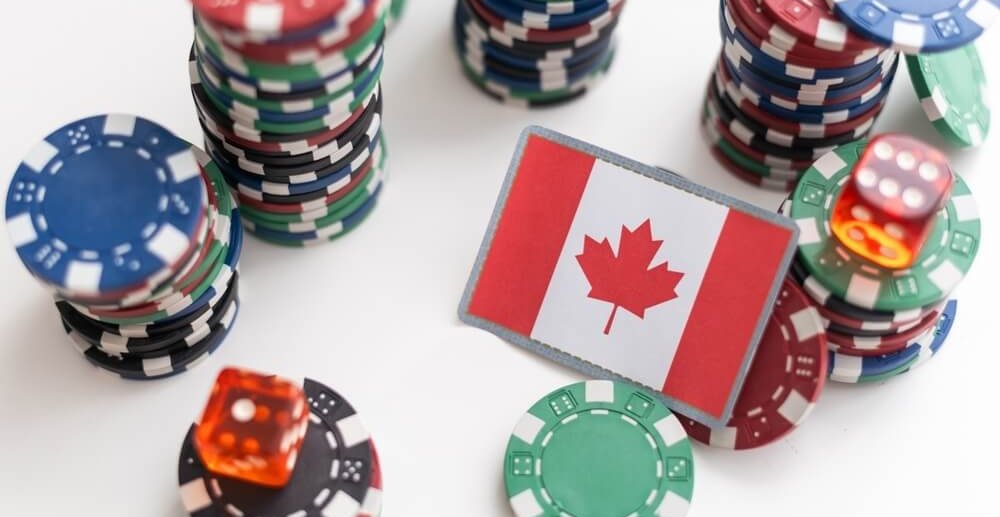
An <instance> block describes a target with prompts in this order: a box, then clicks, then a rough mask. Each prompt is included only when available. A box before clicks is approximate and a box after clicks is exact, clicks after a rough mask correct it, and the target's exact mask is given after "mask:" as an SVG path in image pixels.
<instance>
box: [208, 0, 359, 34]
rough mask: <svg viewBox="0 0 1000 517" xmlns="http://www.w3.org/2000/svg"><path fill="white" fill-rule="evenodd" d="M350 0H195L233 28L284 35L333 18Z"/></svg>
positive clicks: (211, 17) (211, 15)
mask: <svg viewBox="0 0 1000 517" xmlns="http://www.w3.org/2000/svg"><path fill="white" fill-rule="evenodd" d="M346 2H347V0H310V1H308V2H303V1H301V0H277V1H275V0H233V1H228V2H218V1H215V0H193V1H192V4H193V5H194V8H195V10H197V11H198V12H199V13H201V14H202V15H203V16H206V17H208V18H210V19H212V20H213V21H215V22H217V23H220V24H223V25H225V26H227V27H231V28H233V29H237V30H241V31H246V32H258V33H263V34H280V33H286V32H292V31H295V30H298V29H305V28H307V27H310V26H312V25H315V24H318V23H320V22H321V21H323V20H324V19H326V18H329V17H330V16H332V15H333V14H335V13H336V12H337V11H338V10H339V9H341V8H342V7H343V6H344V4H345V3H346Z"/></svg>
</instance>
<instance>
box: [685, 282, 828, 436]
mask: <svg viewBox="0 0 1000 517" xmlns="http://www.w3.org/2000/svg"><path fill="white" fill-rule="evenodd" d="M827 360H828V357H827V341H826V334H825V332H824V329H823V324H822V322H821V321H820V318H819V314H818V313H817V312H816V309H815V308H814V307H813V306H812V303H811V302H810V301H809V299H808V298H807V297H806V295H805V294H804V293H803V292H802V291H801V289H799V287H798V286H797V285H796V284H795V282H794V281H792V280H791V279H786V280H785V281H784V283H783V284H782V287H781V292H780V294H779V296H778V299H777V301H776V302H775V306H774V310H773V312H772V314H771V318H770V319H769V320H768V323H767V328H766V329H765V330H764V335H763V337H762V338H761V341H760V344H759V345H758V348H757V354H756V355H755V356H754V360H753V363H752V364H751V366H750V371H749V372H748V373H747V376H746V380H745V381H744V383H743V388H742V389H741V390H740V394H739V396H738V398H737V399H736V406H735V408H734V409H733V416H732V418H731V419H730V420H729V422H728V423H727V424H726V425H725V426H724V427H720V428H715V429H712V428H709V427H707V426H705V425H704V424H701V423H699V422H696V421H694V420H692V419H690V418H686V417H681V418H680V422H681V424H682V425H683V426H684V428H685V429H686V430H687V432H688V434H689V435H690V436H691V438H693V439H694V440H697V441H699V442H701V443H704V444H706V445H711V446H713V447H721V448H726V449H736V450H744V449H753V448H757V447H761V446H764V445H767V444H769V443H773V442H775V441H776V440H778V439H780V438H782V437H783V436H785V435H787V434H788V433H790V432H792V431H793V430H795V428H796V427H798V426H799V425H801V424H802V422H803V421H804V420H805V419H806V418H807V417H808V416H809V413H810V412H811V411H812V408H813V407H814V406H815V404H816V401H817V400H818V399H819V396H820V394H821V393H822V391H823V386H824V384H825V381H826V376H827Z"/></svg>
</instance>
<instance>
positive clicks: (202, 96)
mask: <svg viewBox="0 0 1000 517" xmlns="http://www.w3.org/2000/svg"><path fill="white" fill-rule="evenodd" d="M391 4H392V2H391V0H346V1H320V2H310V3H299V2H278V3H274V4H266V5H265V4H260V3H248V2H240V3H236V4H234V5H229V4H225V3H223V4H220V3H219V2H214V1H211V0H195V1H194V2H193V5H194V25H195V41H194V46H193V47H192V50H191V54H190V56H189V73H190V80H191V93H192V96H193V97H194V102H195V106H196V109H197V112H198V118H199V120H200V122H201V126H202V129H203V130H204V136H205V147H206V149H207V150H208V152H209V153H211V155H212V157H213V158H215V160H216V162H217V163H219V165H220V168H221V169H222V172H223V174H224V175H225V178H226V181H227V182H228V183H229V185H230V186H231V187H232V188H233V189H234V190H235V191H236V192H237V194H238V197H239V200H240V204H241V210H242V212H241V213H242V215H243V224H244V226H245V227H246V228H247V229H248V230H249V231H251V232H252V233H253V234H254V235H256V236H257V237H259V238H260V239H262V240H264V241H267V242H270V243H273V244H278V245H283V246H291V247H300V246H309V245H314V244H320V243H324V242H328V241H331V240H334V239H337V238H339V237H341V236H343V235H344V234H346V233H348V232H350V231H351V230H353V229H354V228H356V227H357V226H359V225H360V224H361V223H362V222H363V221H364V220H365V219H366V218H367V216H368V215H370V214H371V212H372V211H373V209H374V208H375V206H376V204H377V202H378V199H379V196H380V194H381V192H382V186H383V183H384V181H385V179H386V147H385V140H384V138H383V134H382V90H381V75H382V66H383V45H382V43H383V39H384V37H385V32H386V20H387V18H388V17H389V16H390V15H391V13H394V11H392V10H391V9H390V6H391ZM398 4H399V2H397V5H398Z"/></svg>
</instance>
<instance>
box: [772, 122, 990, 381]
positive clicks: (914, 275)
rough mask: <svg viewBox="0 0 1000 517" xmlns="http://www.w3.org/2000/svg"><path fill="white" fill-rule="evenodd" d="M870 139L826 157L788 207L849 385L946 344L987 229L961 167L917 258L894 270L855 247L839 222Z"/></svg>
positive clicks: (802, 273) (886, 373)
mask: <svg viewBox="0 0 1000 517" xmlns="http://www.w3.org/2000/svg"><path fill="white" fill-rule="evenodd" d="M867 145H868V144H867V142H864V141H862V142H856V143H853V144H849V145H845V146H842V147H840V148H838V149H837V150H835V151H832V152H831V153H829V154H828V155H826V156H824V157H822V158H820V159H819V160H818V161H817V162H816V164H815V165H813V166H812V167H810V168H809V169H808V170H807V171H806V172H805V174H804V175H803V178H802V181H801V182H800V183H799V184H798V186H797V188H796V189H795V191H794V192H793V193H792V194H791V196H790V197H789V199H788V200H787V201H785V203H784V204H783V205H782V207H781V213H782V214H783V215H786V216H788V217H791V218H792V219H795V221H796V222H797V223H798V225H799V227H800V228H802V233H801V236H800V238H799V249H798V252H797V253H796V256H795V260H794V262H793V264H792V270H791V277H792V278H794V280H795V281H796V283H798V284H799V285H800V286H801V287H802V288H803V291H805V292H806V293H807V294H808V295H809V298H810V299H811V300H812V302H813V304H814V305H815V306H816V309H817V310H818V311H819V314H820V316H821V317H822V319H823V323H824V326H825V327H826V335H827V342H828V346H829V348H830V351H829V366H828V374H829V377H830V379H831V380H833V381H837V382H844V383H866V382H875V381H880V380H884V379H888V378H891V377H894V376H897V375H900V374H902V373H905V372H908V371H910V370H911V369H913V368H915V367H917V366H919V365H922V364H923V363H924V362H926V361H927V360H928V359H930V358H931V357H933V356H934V354H936V353H937V352H938V351H939V350H940V348H941V347H942V346H943V345H944V343H945V341H946V340H947V337H948V333H949V332H950V331H951V326H952V323H953V322H954V319H955V315H956V310H957V302H956V301H955V300H949V298H950V295H951V293H952V292H953V290H954V289H955V288H956V287H957V286H958V284H959V283H960V282H961V281H962V279H963V278H964V277H965V274H966V273H967V272H968V271H969V270H970V268H971V267H972V264H973V262H974V261H975V257H976V254H977V252H978V249H979V242H980V236H981V235H980V221H979V215H978V210H977V208H976V201H975V199H974V198H973V196H972V193H971V192H970V190H969V187H968V186H967V185H966V184H965V182H964V181H963V180H962V179H961V177H959V176H958V175H957V174H955V182H954V184H953V186H952V190H951V197H950V199H948V201H947V203H946V204H945V206H944V208H943V209H942V210H941V211H939V212H938V213H937V214H936V216H935V217H936V219H935V221H934V222H933V225H934V226H933V230H932V231H931V233H930V235H929V237H928V238H927V241H926V243H925V244H924V246H923V248H922V249H921V251H920V253H919V255H918V256H917V258H916V260H915V262H914V263H913V265H912V266H910V267H909V268H907V269H904V270H891V269H887V268H885V267H882V266H880V265H878V264H876V263H874V262H871V261H868V260H866V259H864V258H861V257H859V256H857V255H855V254H854V253H853V252H852V251H851V250H849V249H847V248H846V247H845V246H844V245H843V244H841V243H840V242H839V240H838V239H837V237H835V236H834V235H832V233H831V225H830V224H829V220H830V216H831V213H832V210H833V208H834V205H835V204H836V203H835V201H836V199H837V198H838V197H839V195H840V191H841V189H842V188H843V187H844V185H845V184H846V183H847V181H848V178H849V175H850V174H851V172H852V170H853V169H854V167H855V165H856V164H857V163H858V161H859V156H861V155H862V152H863V151H864V149H865V147H866V146H867ZM872 145H875V144H872Z"/></svg>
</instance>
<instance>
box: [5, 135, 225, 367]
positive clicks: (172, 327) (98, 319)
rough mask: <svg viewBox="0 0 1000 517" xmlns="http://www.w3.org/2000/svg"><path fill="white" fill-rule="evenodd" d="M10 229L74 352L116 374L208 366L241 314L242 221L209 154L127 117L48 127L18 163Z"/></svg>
mask: <svg viewBox="0 0 1000 517" xmlns="http://www.w3.org/2000/svg"><path fill="white" fill-rule="evenodd" d="M5 215H6V222H7V229H8V232H9V234H10V238H11V241H12V243H13V244H14V247H15V248H16V250H17V254H18V256H19V257H20V259H21V261H22V262H23V263H24V265H25V266H26V267H27V269H28V270H29V272H31V274H32V275H33V276H34V277H35V278H36V279H38V280H39V281H40V282H41V283H42V284H43V285H45V286H46V287H47V288H48V289H50V290H51V291H52V293H53V295H54V296H55V299H56V308H57V309H58V312H59V314H60V316H61V318H62V325H63V328H64V330H65V331H66V333H67V334H68V335H69V336H70V338H72V341H73V342H74V343H75V344H76V346H77V348H78V349H79V351H80V352H81V353H82V354H83V355H84V357H85V358H86V359H87V360H88V361H90V362H91V363H93V364H94V365H96V366H98V367H100V368H101V369H103V370H106V371H109V372H112V373H114V374H116V375H118V376H120V377H123V378H127V379H136V380H140V379H141V380H149V379H159V378H164V377H170V376H173V375H176V374H178V373H181V372H184V371H186V370H188V369H190V368H192V367H194V366H195V365H197V364H199V363H201V362H202V361H204V360H205V359H206V358H207V357H208V356H209V355H210V354H212V353H213V352H215V351H216V350H217V349H218V348H219V346H220V345H221V344H222V342H223V341H224V340H225V338H226V335H227V333H228V332H229V330H230V328H232V325H233V322H234V320H235V318H236V314H237V311H238V310H239V293H238V283H239V282H238V281H239V274H238V268H239V260H240V251H241V249H242V243H243V229H242V227H241V225H240V214H239V211H238V209H237V204H236V200H235V199H234V198H233V196H232V195H231V193H230V191H229V189H228V187H227V186H226V182H225V179H224V178H223V176H222V173H221V172H220V170H219V168H218V166H217V165H216V164H215V163H214V162H213V161H212V160H211V158H209V156H208V155H207V154H205V153H204V152H202V151H201V150H200V149H198V148H196V147H194V146H192V145H191V144H189V143H187V142H185V141H183V140H181V139H179V138H177V137H176V136H174V135H173V134H171V133H170V132H169V131H167V130H166V129H164V128H163V127H161V126H159V125H157V124H155V123H153V122H151V121H149V120H145V119H142V118H140V117H136V116H133V115H101V116H95V117H90V118H86V119H83V120H78V121H75V122H72V123H70V124H67V125H66V126H64V127H62V128H60V129H58V130H56V131H54V132H53V133H52V134H50V135H49V136H47V137H46V138H45V139H44V140H43V141H42V142H40V143H39V144H38V145H36V146H35V147H34V148H33V149H32V150H31V151H30V152H29V153H28V155H27V156H26V157H25V158H24V160H23V161H22V162H21V164H20V165H19V166H18V168H17V171H16V172H15V173H14V177H13V179H12V181H11V185H10V189H9V190H8V194H7V206H6V214H5Z"/></svg>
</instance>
